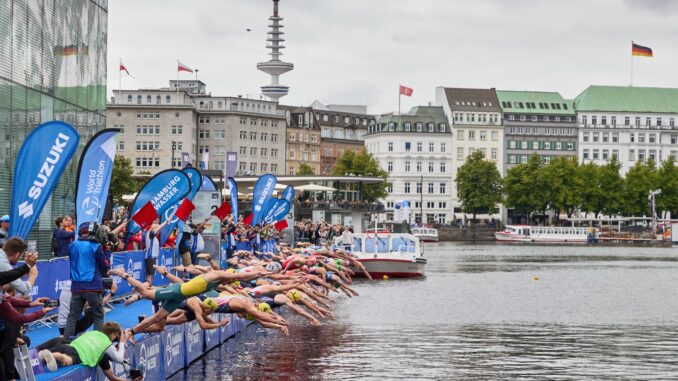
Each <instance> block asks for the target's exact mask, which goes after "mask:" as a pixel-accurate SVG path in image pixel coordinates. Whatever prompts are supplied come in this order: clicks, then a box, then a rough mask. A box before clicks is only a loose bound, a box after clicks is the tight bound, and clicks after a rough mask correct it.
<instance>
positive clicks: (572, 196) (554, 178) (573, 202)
mask: <svg viewBox="0 0 678 381" xmlns="http://www.w3.org/2000/svg"><path fill="white" fill-rule="evenodd" d="M577 167H578V165H577V159H576V158H567V157H564V156H558V157H554V158H553V159H552V160H551V161H550V162H549V163H548V164H547V165H546V166H544V167H543V169H542V171H541V172H542V176H543V179H544V182H545V183H546V184H547V187H546V188H545V189H544V190H545V191H546V193H547V195H548V203H549V206H550V207H551V209H553V211H554V212H555V215H556V219H559V218H560V212H561V211H565V212H566V213H567V216H568V217H572V214H573V213H574V212H575V210H576V209H577V207H578V206H579V204H580V202H581V196H580V194H579V192H577V189H579V187H580V185H579V182H580V179H579V177H578V176H577Z"/></svg>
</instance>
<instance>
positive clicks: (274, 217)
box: [264, 198, 290, 224]
mask: <svg viewBox="0 0 678 381" xmlns="http://www.w3.org/2000/svg"><path fill="white" fill-rule="evenodd" d="M289 211H290V203H289V202H287V200H284V199H282V198H281V199H278V201H276V203H275V204H274V205H273V208H271V210H270V211H269V212H268V213H267V214H266V218H265V219H264V223H266V224H272V223H274V222H277V221H280V220H282V219H284V218H285V215H286V214H287V212H289Z"/></svg>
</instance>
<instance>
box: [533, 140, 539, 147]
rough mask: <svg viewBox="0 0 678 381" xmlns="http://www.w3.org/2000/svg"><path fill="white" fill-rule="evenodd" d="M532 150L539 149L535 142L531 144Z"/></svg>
mask: <svg viewBox="0 0 678 381" xmlns="http://www.w3.org/2000/svg"><path fill="white" fill-rule="evenodd" d="M532 149H539V142H537V141H534V142H532Z"/></svg>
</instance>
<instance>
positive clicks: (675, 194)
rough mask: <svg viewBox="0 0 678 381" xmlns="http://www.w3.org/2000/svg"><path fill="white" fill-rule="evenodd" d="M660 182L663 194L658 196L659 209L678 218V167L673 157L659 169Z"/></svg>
mask: <svg viewBox="0 0 678 381" xmlns="http://www.w3.org/2000/svg"><path fill="white" fill-rule="evenodd" d="M658 182H659V184H658V188H659V189H661V190H662V193H661V194H659V195H657V209H658V210H660V211H661V210H666V211H669V212H671V216H672V217H673V216H678V167H676V165H675V163H674V162H673V159H672V158H671V157H669V158H668V159H667V160H665V161H664V162H663V163H662V166H661V167H660V168H659V171H658ZM673 218H675V217H673Z"/></svg>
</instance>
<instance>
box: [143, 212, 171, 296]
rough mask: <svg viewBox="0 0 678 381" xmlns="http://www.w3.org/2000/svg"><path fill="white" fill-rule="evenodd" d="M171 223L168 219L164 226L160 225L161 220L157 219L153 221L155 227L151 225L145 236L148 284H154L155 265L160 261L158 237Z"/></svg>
mask: <svg viewBox="0 0 678 381" xmlns="http://www.w3.org/2000/svg"><path fill="white" fill-rule="evenodd" d="M169 221H170V220H169V219H166V220H165V222H163V223H162V224H158V223H159V222H160V219H159V218H156V219H155V221H153V225H151V226H150V227H149V228H148V230H147V231H146V233H145V234H144V236H145V239H146V259H145V261H146V282H148V284H151V283H153V276H154V275H155V265H156V261H157V260H158V255H159V254H160V241H159V240H158V236H159V235H160V231H161V230H162V228H164V227H165V225H167V223H168V222H169Z"/></svg>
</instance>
